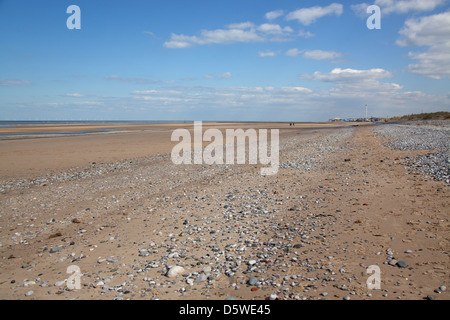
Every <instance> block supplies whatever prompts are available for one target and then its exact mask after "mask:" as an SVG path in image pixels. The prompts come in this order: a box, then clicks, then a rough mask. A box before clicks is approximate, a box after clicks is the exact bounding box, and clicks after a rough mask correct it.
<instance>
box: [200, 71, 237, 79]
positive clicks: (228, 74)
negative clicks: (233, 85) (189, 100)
mask: <svg viewBox="0 0 450 320" xmlns="http://www.w3.org/2000/svg"><path fill="white" fill-rule="evenodd" d="M231 77H232V75H231V72H225V73H220V74H217V75H213V74H205V75H204V76H203V78H205V79H231Z"/></svg>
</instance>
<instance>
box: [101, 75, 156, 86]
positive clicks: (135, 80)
mask: <svg viewBox="0 0 450 320" xmlns="http://www.w3.org/2000/svg"><path fill="white" fill-rule="evenodd" d="M105 79H107V80H115V81H121V82H130V83H138V84H146V83H157V82H159V81H158V80H153V79H146V78H124V77H120V76H118V75H112V76H107V77H105Z"/></svg>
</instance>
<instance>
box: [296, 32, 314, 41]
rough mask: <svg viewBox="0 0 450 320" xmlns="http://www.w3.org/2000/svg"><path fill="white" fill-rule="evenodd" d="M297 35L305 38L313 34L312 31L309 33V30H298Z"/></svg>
mask: <svg viewBox="0 0 450 320" xmlns="http://www.w3.org/2000/svg"><path fill="white" fill-rule="evenodd" d="M297 36H299V37H301V38H305V39H309V38H312V37H314V36H315V34H314V33H311V32H309V31H305V30H299V31H298V33H297Z"/></svg>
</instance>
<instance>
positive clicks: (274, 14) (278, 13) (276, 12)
mask: <svg viewBox="0 0 450 320" xmlns="http://www.w3.org/2000/svg"><path fill="white" fill-rule="evenodd" d="M282 15H283V10H274V11H270V12H267V13H266V14H265V17H266V19H267V20H274V19H276V18H278V17H281V16H282Z"/></svg>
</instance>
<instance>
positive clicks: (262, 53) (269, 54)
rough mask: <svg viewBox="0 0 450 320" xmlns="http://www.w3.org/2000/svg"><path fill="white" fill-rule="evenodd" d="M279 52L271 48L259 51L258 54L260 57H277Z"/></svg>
mask: <svg viewBox="0 0 450 320" xmlns="http://www.w3.org/2000/svg"><path fill="white" fill-rule="evenodd" d="M277 54H278V53H277V52H273V51H270V50H266V51H259V52H258V55H259V56H260V57H275V56H276V55H277Z"/></svg>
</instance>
